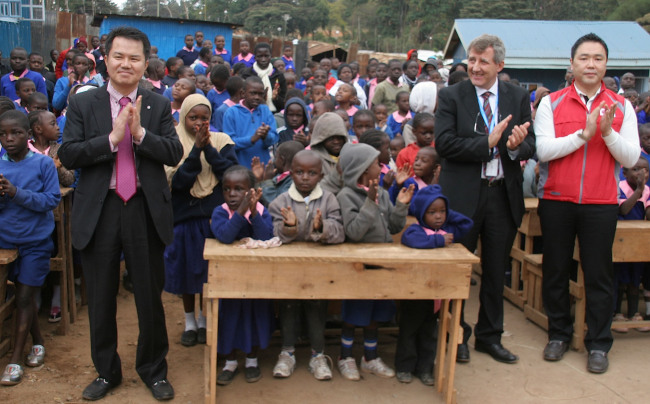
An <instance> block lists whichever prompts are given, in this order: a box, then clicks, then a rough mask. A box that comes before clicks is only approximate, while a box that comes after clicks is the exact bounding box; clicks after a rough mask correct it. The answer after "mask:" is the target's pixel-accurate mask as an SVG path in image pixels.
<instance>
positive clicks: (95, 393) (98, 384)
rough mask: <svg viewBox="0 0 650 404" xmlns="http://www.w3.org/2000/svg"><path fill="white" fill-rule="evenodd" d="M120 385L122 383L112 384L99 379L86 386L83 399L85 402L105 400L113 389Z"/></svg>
mask: <svg viewBox="0 0 650 404" xmlns="http://www.w3.org/2000/svg"><path fill="white" fill-rule="evenodd" d="M119 384H120V382H117V383H111V382H109V381H108V380H106V379H104V378H103V377H98V378H96V379H95V380H93V381H92V383H90V384H89V385H88V386H86V388H85V389H84V392H83V393H82V395H81V397H83V399H84V400H89V401H95V400H99V399H101V398H104V397H105V396H106V394H108V392H109V391H110V390H111V389H112V388H113V387H116V386H117V385H119Z"/></svg>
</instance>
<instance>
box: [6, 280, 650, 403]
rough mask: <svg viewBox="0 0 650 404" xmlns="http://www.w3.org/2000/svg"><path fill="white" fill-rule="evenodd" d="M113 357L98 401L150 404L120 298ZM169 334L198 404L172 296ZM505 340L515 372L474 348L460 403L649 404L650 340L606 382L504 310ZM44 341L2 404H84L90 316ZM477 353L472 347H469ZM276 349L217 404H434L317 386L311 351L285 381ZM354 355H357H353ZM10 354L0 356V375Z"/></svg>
mask: <svg viewBox="0 0 650 404" xmlns="http://www.w3.org/2000/svg"><path fill="white" fill-rule="evenodd" d="M477 294H478V287H476V286H474V287H472V297H471V299H470V301H469V303H468V305H467V313H466V314H467V318H468V319H475V318H476V312H477V301H478V299H477ZM118 299H119V312H118V324H119V332H120V334H119V352H120V354H121V358H122V368H123V373H124V381H123V383H122V385H120V386H119V387H118V388H117V389H114V390H113V391H112V392H111V393H110V394H109V395H108V396H107V397H106V398H105V399H104V400H103V402H104V403H119V404H127V403H151V402H155V400H154V399H153V398H152V396H151V394H150V392H149V390H148V389H147V388H146V387H145V386H144V385H143V384H142V382H141V381H140V379H139V378H138V376H137V374H136V372H135V369H134V360H135V348H136V341H137V320H136V316H135V306H134V303H133V297H132V295H131V294H130V293H128V292H120V295H119V297H118ZM164 303H165V310H166V313H167V328H168V332H169V337H170V341H171V342H170V351H169V355H168V357H167V358H168V362H169V379H170V381H171V382H172V384H173V386H174V388H175V390H176V399H175V402H178V403H202V402H203V385H204V384H203V383H204V373H203V354H204V346H198V345H197V346H195V347H192V348H186V347H183V346H182V345H180V342H179V340H180V335H181V333H182V331H183V313H182V305H181V301H180V299H179V298H178V297H176V296H173V295H169V294H165V295H164ZM505 309H506V313H505V315H506V317H505V318H506V325H505V328H506V336H504V338H503V343H504V345H505V346H506V347H508V348H510V349H511V350H512V351H513V352H515V353H517V354H518V355H519V356H520V361H519V363H518V364H516V365H504V364H499V363H497V362H495V361H493V360H492V359H491V358H489V357H488V356H487V355H485V354H481V353H477V352H476V351H474V350H473V349H472V350H471V358H472V361H471V363H470V364H468V365H461V366H458V367H457V372H456V388H457V390H458V401H459V402H460V403H555V402H562V403H563V402H571V403H572V404H577V403H607V404H610V403H642V402H647V401H646V400H648V394H650V390H649V389H648V387H647V386H648V383H647V377H648V372H647V370H648V363H650V349H648V347H650V335H648V334H641V333H639V332H636V331H634V330H632V331H630V332H629V333H628V334H625V335H621V334H617V335H615V338H616V341H615V343H614V347H613V349H612V351H611V352H610V361H611V363H610V370H609V372H607V373H606V374H604V375H592V374H590V373H588V372H587V371H586V354H585V353H578V352H573V351H571V352H569V353H567V354H566V356H565V358H564V360H562V361H561V362H559V363H548V362H545V361H543V360H542V349H543V347H544V344H545V343H546V335H545V333H544V331H543V330H542V329H540V328H539V327H537V326H536V325H534V324H532V323H530V322H528V321H527V320H525V318H524V315H523V313H522V312H521V311H520V310H519V309H517V308H516V307H514V306H513V305H511V304H510V303H507V302H506V304H505ZM41 323H42V324H43V326H44V327H43V328H44V333H45V335H46V341H47V342H46V349H47V356H46V362H45V365H44V366H43V367H41V368H36V369H32V368H26V372H25V379H24V381H23V383H22V384H20V385H18V386H14V387H4V386H0V403H7V404H9V403H21V404H23V403H74V402H81V401H82V400H81V392H82V390H83V388H84V387H85V386H86V385H87V384H88V383H89V382H90V381H92V380H93V379H94V378H95V377H96V373H95V370H94V368H93V365H92V362H91V359H90V349H89V337H88V318H87V312H86V308H85V307H84V308H82V309H81V312H80V315H79V320H78V321H77V322H76V323H75V324H73V325H72V327H71V332H70V334H69V335H68V336H65V337H64V336H58V335H56V334H55V332H54V331H55V326H54V325H52V324H48V323H47V320H46V317H44V316H43V317H41ZM395 337H396V336H395V335H393V334H391V333H386V332H384V333H382V334H381V336H380V346H379V352H380V354H381V355H382V357H383V358H384V359H385V360H386V361H387V362H388V363H391V364H392V362H393V356H394V345H395V340H396V338H395ZM470 345H473V339H472V340H470ZM278 350H279V339H278V338H276V339H274V341H273V345H272V346H271V347H270V348H269V349H267V350H266V351H265V352H264V353H263V354H262V355H261V357H260V359H261V367H262V372H263V378H262V380H261V381H259V382H257V383H254V384H247V383H246V382H245V381H244V379H243V376H241V375H240V376H238V378H237V379H236V380H235V381H233V383H232V384H231V385H230V386H228V387H225V388H220V389H219V390H218V399H219V400H218V401H219V402H222V403H224V402H225V403H341V404H345V403H373V404H380V403H409V404H416V403H440V402H442V400H441V399H440V397H439V396H438V395H437V394H436V392H435V389H434V388H430V387H425V386H423V385H422V384H421V383H420V382H419V381H417V380H416V381H414V382H413V383H411V384H409V385H404V384H400V383H398V382H397V381H396V380H395V379H389V380H385V379H379V378H377V377H374V376H368V377H366V378H365V379H364V380H362V381H360V382H358V383H354V382H349V381H345V380H343V379H342V378H341V376H340V374H339V373H338V371H335V372H334V379H333V380H332V381H330V382H317V381H316V380H315V379H313V377H312V376H311V375H310V373H309V371H308V370H307V361H308V360H307V354H308V352H307V348H301V349H299V350H298V354H297V355H298V368H297V369H296V372H295V373H294V375H293V376H292V377H291V378H290V379H287V380H276V379H273V377H272V376H271V369H272V367H273V365H274V363H275V359H276V355H277V353H278ZM326 351H327V353H329V354H330V355H332V356H333V357H335V356H336V355H337V354H338V346H337V339H336V337H330V338H329V339H328V346H327V348H326ZM358 356H359V355H357V357H358ZM7 361H8V356H7V355H5V356H4V357H2V358H0V366H2V368H3V369H4V366H5V365H6V364H7Z"/></svg>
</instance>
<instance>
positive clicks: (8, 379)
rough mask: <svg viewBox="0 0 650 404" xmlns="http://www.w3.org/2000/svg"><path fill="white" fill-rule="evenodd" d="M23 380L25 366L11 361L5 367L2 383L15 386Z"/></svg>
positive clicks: (0, 382)
mask: <svg viewBox="0 0 650 404" xmlns="http://www.w3.org/2000/svg"><path fill="white" fill-rule="evenodd" d="M22 380H23V368H22V367H21V366H20V365H17V364H15V363H10V364H8V365H7V367H6V368H5V371H4V373H3V374H2V379H0V384H2V385H4V386H14V385H16V384H18V383H20V382H21V381H22Z"/></svg>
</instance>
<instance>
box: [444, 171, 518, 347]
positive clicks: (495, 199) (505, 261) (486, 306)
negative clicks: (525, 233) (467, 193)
mask: <svg viewBox="0 0 650 404" xmlns="http://www.w3.org/2000/svg"><path fill="white" fill-rule="evenodd" d="M452 208H453V207H452ZM472 220H473V221H474V227H473V228H472V230H470V232H469V233H467V235H466V236H465V237H463V238H462V240H460V242H461V243H462V244H463V245H464V246H465V247H467V249H468V250H470V251H474V250H476V245H477V242H478V237H479V236H481V269H482V275H481V290H480V292H479V303H480V306H479V311H478V322H477V323H476V327H475V328H474V333H475V335H476V340H477V341H481V342H483V343H486V344H498V343H501V334H502V333H503V283H504V280H505V273H506V269H507V267H508V266H509V265H510V264H509V262H510V258H509V257H510V250H511V249H512V243H513V242H514V240H515V234H516V231H517V228H516V226H515V222H514V220H513V219H512V213H511V211H510V202H509V201H508V195H507V193H506V187H505V185H504V184H503V183H502V184H501V185H498V186H488V185H487V183H485V182H481V189H480V195H479V200H478V206H477V207H476V212H475V213H474V217H472ZM463 308H464V306H463ZM461 326H462V327H463V342H464V343H467V341H468V340H469V336H470V334H471V333H469V332H467V331H466V330H467V329H470V327H469V325H468V324H467V323H465V319H464V313H463V317H462V318H461Z"/></svg>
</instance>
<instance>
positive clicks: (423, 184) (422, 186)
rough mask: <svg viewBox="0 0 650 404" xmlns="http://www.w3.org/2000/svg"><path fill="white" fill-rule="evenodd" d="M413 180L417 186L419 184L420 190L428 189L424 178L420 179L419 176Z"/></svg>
mask: <svg viewBox="0 0 650 404" xmlns="http://www.w3.org/2000/svg"><path fill="white" fill-rule="evenodd" d="M412 178H413V180H414V181H415V183H416V184H418V190H420V189H422V188H426V186H427V183H426V182H424V181H423V180H422V178H420V177H418V176H417V175H414V176H413V177H412Z"/></svg>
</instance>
